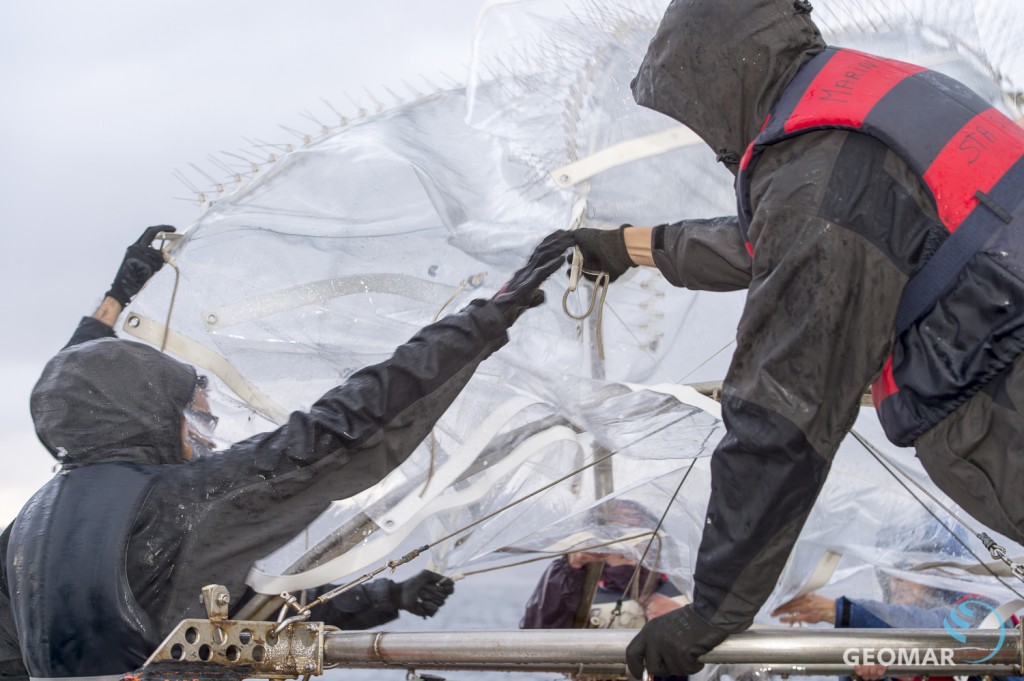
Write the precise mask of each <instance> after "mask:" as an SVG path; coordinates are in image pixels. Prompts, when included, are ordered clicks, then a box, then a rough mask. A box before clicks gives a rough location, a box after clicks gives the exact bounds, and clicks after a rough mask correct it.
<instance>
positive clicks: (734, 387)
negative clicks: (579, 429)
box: [574, 0, 1024, 676]
mask: <svg viewBox="0 0 1024 681" xmlns="http://www.w3.org/2000/svg"><path fill="white" fill-rule="evenodd" d="M810 12H811V6H810V3H808V2H807V1H806V0H795V1H794V0H731V1H730V2H721V1H720V0H673V2H672V3H671V4H670V5H669V7H668V9H667V10H666V12H665V15H664V18H663V19H662V22H661V24H660V26H659V27H658V29H657V32H656V33H655V35H654V37H653V39H652V40H651V43H650V46H649V47H648V51H647V54H646V56H645V58H644V61H643V63H642V65H641V66H640V69H639V72H638V74H637V77H636V78H635V79H634V81H633V83H632V90H633V95H634V98H635V99H636V101H637V103H638V104H641V105H642V106H646V107H648V108H651V109H654V110H656V111H659V112H661V113H664V114H667V115H668V116H671V117H672V118H675V119H676V120H678V121H680V122H681V123H683V124H685V125H687V126H688V127H690V128H691V129H692V130H693V131H694V132H696V133H697V134H698V135H699V136H700V137H701V138H702V139H703V140H704V141H705V142H706V143H707V144H708V146H710V147H711V149H712V150H713V151H714V152H715V153H716V154H717V156H718V159H719V161H721V162H722V163H723V164H725V166H726V167H727V168H728V169H729V170H730V171H731V172H732V173H733V174H734V175H736V176H737V209H738V210H737V212H738V215H734V216H726V217H719V218H709V219H692V220H684V221H682V222H678V223H675V224H667V225H659V226H656V227H653V228H651V227H636V226H632V225H623V226H622V227H621V228H619V229H618V230H596V229H579V230H577V231H575V232H574V237H575V240H576V245H577V246H578V247H579V248H580V250H581V253H582V256H583V268H584V269H585V270H589V271H591V272H600V271H604V272H607V273H609V275H610V276H611V278H612V279H614V278H616V277H618V276H620V275H622V274H624V273H625V272H626V271H627V270H629V268H631V267H633V266H636V265H646V266H652V267H657V268H658V269H659V270H660V272H661V273H662V274H663V275H664V276H665V278H666V279H667V280H668V281H669V282H670V283H672V284H674V285H676V286H683V287H686V288H690V289H695V290H710V291H731V290H739V289H747V298H746V304H745V306H744V310H743V315H742V318H741V320H740V323H739V327H738V329H737V334H736V350H735V353H734V356H733V360H732V364H731V366H730V368H729V371H728V374H727V376H726V377H725V381H724V389H723V397H722V414H723V418H724V421H725V425H726V428H727V433H726V435H725V437H724V438H723V439H722V441H721V442H720V443H719V445H718V447H717V449H716V451H715V453H714V456H713V457H712V460H711V461H712V463H711V469H712V478H711V484H712V490H711V496H710V500H709V504H708V510H707V517H706V523H705V525H704V530H703V538H702V541H701V545H700V550H699V553H698V557H697V561H696V567H695V572H694V594H693V603H692V605H688V606H686V607H683V608H680V609H679V610H675V611H673V612H671V613H668V614H666V615H663V616H662V617H658V618H655V619H653V620H651V621H650V622H648V623H647V624H646V625H645V626H644V628H643V629H642V630H641V631H640V633H639V634H638V635H637V636H636V638H635V639H634V640H633V641H632V642H631V644H630V645H629V647H628V650H627V661H628V663H629V667H630V670H631V672H632V673H633V674H634V675H636V676H639V675H640V674H641V672H642V671H643V670H644V668H645V667H646V669H647V670H648V671H649V672H650V673H651V674H656V675H664V674H693V673H695V672H697V671H698V670H699V669H701V667H702V666H703V665H702V663H701V662H700V659H699V658H700V656H701V655H702V654H704V653H705V652H707V651H709V650H711V649H712V648H714V647H715V646H717V645H718V644H719V643H720V642H721V641H723V640H724V639H725V638H726V637H727V636H728V635H729V634H730V633H735V632H740V631H743V630H744V629H746V628H747V627H749V626H750V624H751V622H752V621H753V619H754V616H755V615H756V614H757V612H758V611H759V610H760V608H761V606H762V605H763V604H764V602H765V601H766V599H767V597H768V596H769V594H770V593H771V591H772V589H773V588H774V587H775V585H776V583H777V581H778V577H779V574H780V572H781V570H782V568H783V566H784V564H785V562H786V560H787V558H788V556H789V554H790V552H791V550H792V548H793V545H794V543H795V541H796V539H797V536H798V535H799V533H800V530H801V528H802V527H803V525H804V522H805V521H806V519H807V516H808V514H809V513H810V511H811V508H812V506H813V505H814V503H815V500H816V499H817V497H818V494H819V491H820V490H821V487H822V485H823V483H824V481H825V478H826V476H827V474H828V471H829V467H830V464H831V461H832V458H833V456H834V454H835V452H836V450H837V448H838V446H839V443H840V441H841V440H842V439H843V438H844V437H845V436H846V434H847V433H848V432H849V430H850V428H851V427H852V425H853V423H854V420H855V419H856V417H857V414H858V407H859V404H860V400H861V397H862V395H863V394H864V390H865V388H866V387H867V386H868V385H869V384H871V383H872V382H876V384H877V381H876V379H882V380H881V387H882V388H883V390H881V391H879V392H878V393H876V396H877V397H878V398H879V399H878V402H879V414H880V416H881V417H882V423H883V426H886V433H887V435H889V437H890V439H894V441H896V442H898V444H903V445H910V444H912V445H914V447H915V448H916V450H917V454H918V456H919V457H920V459H921V462H922V464H923V465H924V467H925V469H926V470H927V471H928V473H929V475H930V476H931V477H932V479H933V480H934V481H935V482H936V484H937V485H938V486H939V487H940V488H942V489H943V490H944V491H945V492H946V493H947V494H949V495H950V496H951V497H953V498H954V500H956V501H957V502H958V503H959V504H960V505H961V506H962V507H963V508H964V509H965V510H967V511H968V512H969V513H971V514H972V515H973V516H974V517H976V518H977V519H979V520H981V521H982V522H984V523H985V524H986V525H988V526H989V527H992V528H994V529H996V530H998V531H1000V532H1002V533H1004V534H1006V535H1007V536H1009V537H1011V538H1013V539H1016V540H1017V541H1024V503H1021V495H1020V490H1021V489H1022V488H1024V414H1022V413H1021V410H1022V409H1024V359H1022V355H1021V354H1020V350H1021V347H1022V343H1024V324H1022V323H1021V321H1022V319H1024V267H1022V265H1021V263H1022V260H1024V258H1022V257H1021V256H1022V249H1021V237H1020V234H1022V233H1024V231H1022V230H1021V229H1020V227H1019V223H1020V220H1021V219H1022V210H1024V209H1022V208H1021V204H1020V199H1021V198H1022V197H1024V190H1021V187H1020V183H1019V181H1020V175H1021V173H1022V172H1024V162H1022V161H1021V160H1019V159H1020V154H1021V152H1022V147H1024V145H1022V142H1021V140H1022V131H1021V130H1020V128H1019V127H1018V126H1016V125H1015V124H1014V123H1013V122H1012V121H1010V120H1009V118H1007V117H1006V116H1004V115H1002V114H1000V113H999V112H997V111H995V110H994V109H991V108H990V107H991V106H992V105H991V104H989V103H987V102H983V101H982V100H981V98H980V97H978V96H977V95H975V94H974V93H972V92H970V90H969V89H968V88H967V87H965V86H963V85H962V84H959V83H956V82H955V81H952V79H949V78H946V77H944V76H939V75H938V74H935V73H934V72H930V71H928V70H927V69H922V68H920V67H914V66H913V65H906V64H898V63H894V62H892V61H891V60H886V59H881V58H877V57H873V56H871V55H859V53H857V54H854V53H851V52H850V51H841V50H840V51H837V50H835V49H834V48H827V46H826V45H825V43H824V41H823V40H822V37H821V34H820V32H819V31H818V29H817V27H816V26H815V24H814V22H813V21H812V20H811V17H810ZM834 54H838V56H837V57H832V56H831V55H834ZM824 58H829V59H831V58H838V59H839V60H840V62H841V61H842V60H843V59H847V61H846V63H847V64H848V66H847V67H845V68H841V69H836V70H833V71H831V72H829V71H828V69H829V68H831V67H823V68H822V70H821V71H816V70H815V69H816V68H817V66H816V65H817V64H820V63H822V59H824ZM830 63H832V62H830ZM836 63H839V62H836ZM805 66H806V67H807V68H806V69H804V67H805ZM877 73H886V74H892V75H893V78H892V81H891V82H889V83H883V84H882V85H881V86H879V87H874V88H873V89H872V90H871V91H869V92H865V91H864V88H860V87H859V85H858V84H859V83H861V82H862V81H863V80H865V79H871V78H874V74H877ZM824 74H828V76H829V78H830V79H831V80H829V81H827V82H824V83H822V84H821V85H820V87H817V89H815V88H814V86H810V87H809V86H808V83H810V82H812V79H813V78H817V77H818V76H822V77H824ZM904 77H905V78H904ZM897 81H898V82H897ZM814 82H817V81H814ZM801 97H803V98H802V99H801ZM871 97H876V98H878V97H881V99H877V101H875V100H872V99H870V98H871ZM825 100H829V101H828V102H826V101H825ZM979 102H981V103H980V104H978V103H979ZM922 103H924V104H922ZM803 104H810V105H811V106H812V107H814V106H818V107H819V108H818V113H822V112H824V113H822V115H821V117H820V118H821V120H824V121H825V125H821V126H817V127H810V128H807V129H802V128H801V127H800V126H801V125H802V124H803V122H801V121H800V120H797V119H796V118H794V113H793V112H795V111H797V110H798V109H799V107H800V106H801V105H803ZM840 104H841V105H843V106H845V107H854V108H856V109H857V111H859V112H860V113H859V114H858V113H857V112H854V115H851V116H849V117H848V119H847V120H846V121H842V120H840V121H838V122H836V120H835V119H834V118H833V119H832V120H828V115H825V114H828V113H829V109H828V106H833V105H836V106H838V105H840ZM794 105H796V108H793V107H794ZM826 105H827V106H826ZM984 107H989V109H988V110H986V111H981V110H980V109H981V108H984ZM910 111H912V113H908V112H910ZM865 112H867V113H865ZM876 113H877V114H878V116H879V118H878V119H875V118H873V117H874V115H875V114H876ZM858 115H860V116H863V117H864V118H863V123H862V124H861V126H862V127H861V128H860V129H856V130H855V129H853V128H854V127H856V125H855V124H857V123H858V120H857V116H858ZM972 117H974V118H972ZM883 120H884V121H885V125H882V124H881V123H878V125H879V129H882V128H884V129H885V131H886V136H880V135H878V134H874V132H871V133H869V132H868V131H869V129H871V128H872V126H874V125H875V124H876V121H883ZM925 121H927V124H926V123H925ZM964 121H967V123H966V124H965V123H964ZM804 122H806V121H804ZM790 125H792V127H787V126H790ZM961 126H962V127H961ZM893 130H895V131H896V133H895V134H889V133H892V131H893ZM773 131H774V132H773ZM772 134H776V136H775V137H774V138H771V135H772ZM765 136H768V137H769V138H770V141H771V143H770V144H760V143H758V142H755V140H765V139H766V137H765ZM883 139H885V140H886V141H883ZM903 142H905V144H903ZM901 146H902V147H903V148H902V149H900V151H899V153H898V152H897V149H899V148H900V147H901ZM904 152H908V153H904ZM929 154H938V156H936V158H939V159H940V160H941V162H942V163H947V162H948V165H947V166H944V167H943V172H940V173H937V174H935V175H929V176H928V177H925V174H926V173H925V172H923V170H922V168H921V165H920V164H919V163H917V160H920V158H923V157H925V156H927V155H929ZM1015 158H1016V159H1017V160H1016V161H1014V159H1015ZM993 159H994V160H995V161H998V162H1005V163H1004V166H1005V167H1003V168H996V170H994V171H992V172H990V173H982V172H977V171H975V170H973V168H974V166H972V165H971V164H972V163H974V162H975V161H977V163H978V165H984V164H986V163H989V162H990V161H991V160H993ZM942 163H940V165H941V164H942ZM997 165H998V164H997ZM1004 170H1005V171H1006V174H1005V175H1000V173H1003V172H1004ZM1000 178H1002V179H1000ZM1004 180H1013V181H1014V182H1015V183H1016V185H1015V186H1016V188H1017V190H1016V191H1014V183H1008V182H1004ZM930 182H938V183H939V184H940V185H941V183H943V182H945V183H946V184H945V185H944V186H942V189H943V191H939V192H935V191H934V188H933V187H932V186H931V185H930V184H929V183H930ZM978 182H990V183H991V186H982V187H977V189H978V191H977V192H975V189H976V186H975V185H974V184H973V183H978ZM947 190H948V191H947ZM936 194H940V195H943V201H941V202H937V201H936V199H935V196H936ZM951 196H952V197H953V199H955V200H953V199H951V198H950V197H951ZM951 207H952V208H954V209H956V210H954V211H953V213H955V214H954V215H953V216H952V217H953V218H955V219H951V217H950V209H951ZM961 209H962V211H963V213H962V215H966V214H967V212H968V211H974V212H973V213H971V214H970V215H971V217H970V218H969V219H972V220H973V219H974V218H975V217H977V218H978V220H980V221H981V223H984V224H985V225H986V229H990V230H991V233H992V234H994V235H995V236H994V237H993V238H990V239H989V240H988V241H987V242H984V243H983V244H982V245H981V247H980V248H978V249H977V250H972V249H971V248H967V249H962V250H961V251H960V255H964V256H966V259H965V261H966V265H963V266H962V269H958V268H959V267H961V265H957V266H956V267H948V268H947V269H946V271H945V273H944V274H946V275H950V276H951V277H952V279H951V282H952V283H949V284H948V285H944V286H945V287H944V288H943V287H938V289H937V290H938V291H939V292H940V293H939V294H938V297H937V298H932V299H931V302H928V301H927V300H925V303H926V304H924V305H921V306H920V307H919V308H918V310H917V311H916V312H917V313H918V316H911V317H910V318H909V321H910V322H911V323H910V324H909V325H905V324H903V322H900V318H901V316H902V315H901V314H899V313H900V312H901V306H902V302H901V301H902V300H903V294H904V290H905V289H906V288H907V284H908V281H911V280H913V281H921V279H918V278H917V277H918V275H919V274H921V273H922V272H924V271H925V266H926V265H927V264H928V263H929V262H931V261H932V260H933V257H935V258H937V254H942V253H945V254H949V253H950V252H953V251H950V250H949V249H944V248H943V246H944V245H945V244H946V243H947V241H951V240H953V239H954V237H955V233H954V229H955V228H956V224H955V223H956V220H958V219H959V218H960V217H962V215H961V214H956V211H959V210H961ZM966 223H967V220H965V221H964V224H966ZM1014 225H1017V226H1016V227H1014ZM962 229H963V227H961V228H960V229H956V233H968V232H961V230H962ZM956 238H957V239H959V237H956ZM972 248H977V244H975V246H973V247H972ZM936 261H939V260H936ZM915 298H916V296H910V297H909V298H908V300H914V299H915ZM898 322H899V323H898ZM906 380H910V381H911V382H913V384H914V387H913V389H910V388H908V384H907V383H905V382H903V383H901V381H906ZM893 405H896V406H897V407H899V408H898V409H896V410H895V411H891V410H890V411H888V412H887V411H886V410H887V409H888V408H889V407H892V406H893ZM894 415H895V417H896V418H895V419H890V418H889V417H892V416H894ZM894 434H895V435H896V437H895V438H894Z"/></svg>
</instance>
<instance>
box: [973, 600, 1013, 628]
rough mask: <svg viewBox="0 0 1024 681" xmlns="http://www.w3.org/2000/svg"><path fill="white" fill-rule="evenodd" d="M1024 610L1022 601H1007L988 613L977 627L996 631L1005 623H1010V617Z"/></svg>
mask: <svg viewBox="0 0 1024 681" xmlns="http://www.w3.org/2000/svg"><path fill="white" fill-rule="evenodd" d="M1021 608H1024V600H1021V599H1019V598H1015V599H1014V600H1012V601H1007V602H1005V603H1003V604H1002V605H1000V606H999V607H998V608H996V609H995V610H993V611H992V612H990V613H989V614H988V615H987V616H986V617H985V619H983V620H982V621H981V624H979V625H978V628H979V629H998V628H999V627H1001V626H1004V625H1005V624H1006V622H1009V621H1010V616H1011V615H1012V614H1013V613H1015V612H1017V611H1018V610H1020V609H1021Z"/></svg>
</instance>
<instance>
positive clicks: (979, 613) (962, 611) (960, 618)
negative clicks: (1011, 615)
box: [942, 598, 1006, 664]
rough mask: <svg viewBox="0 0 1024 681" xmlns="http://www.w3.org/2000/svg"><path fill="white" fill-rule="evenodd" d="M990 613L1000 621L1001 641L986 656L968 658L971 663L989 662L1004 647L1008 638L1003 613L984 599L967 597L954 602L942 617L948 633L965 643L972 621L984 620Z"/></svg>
mask: <svg viewBox="0 0 1024 681" xmlns="http://www.w3.org/2000/svg"><path fill="white" fill-rule="evenodd" d="M990 613H993V614H995V616H996V619H997V620H998V622H999V643H998V644H997V645H996V647H995V648H993V649H992V652H991V653H989V654H988V655H986V656H985V657H982V658H981V659H978V660H968V663H970V664H981V663H982V662H988V661H989V660H991V659H992V658H993V657H995V654H996V653H998V652H999V651H1000V650H1001V649H1002V647H1003V642H1004V641H1005V640H1006V628H1005V622H1003V617H1002V615H1000V614H999V612H998V611H997V610H996V609H995V608H994V607H992V606H991V605H989V604H988V603H985V602H984V601H979V600H978V599H976V598H966V599H964V600H961V601H958V602H957V603H955V604H953V607H952V608H950V609H949V614H948V615H946V616H945V617H944V618H942V626H943V628H944V629H945V630H946V633H947V634H949V635H950V636H951V637H952V638H953V639H954V640H956V641H958V642H959V643H965V642H966V641H967V634H966V631H967V630H968V629H971V628H973V627H972V623H974V622H979V621H981V620H983V619H984V618H985V617H987V616H988V615H989V614H990Z"/></svg>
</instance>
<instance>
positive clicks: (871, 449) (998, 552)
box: [850, 430, 1024, 598]
mask: <svg viewBox="0 0 1024 681" xmlns="http://www.w3.org/2000/svg"><path fill="white" fill-rule="evenodd" d="M850 434H851V435H853V437H854V438H856V440H857V442H859V443H860V444H861V445H862V446H863V447H864V448H865V449H867V450H868V453H870V454H871V456H873V457H875V460H876V461H878V463H879V465H881V466H882V468H884V469H885V471H886V472H887V473H889V475H891V476H892V477H893V479H894V480H896V482H898V483H899V484H900V485H901V486H902V487H903V489H905V490H906V491H907V493H908V494H909V495H910V496H911V498H913V499H914V501H916V502H918V503H919V504H921V507H922V508H924V510H925V511H927V512H928V514H929V515H930V516H931V517H932V518H933V519H934V520H935V522H937V523H938V524H939V525H941V526H942V528H943V529H944V530H946V532H948V533H949V534H950V536H952V537H953V538H954V539H956V541H957V543H959V544H960V546H962V547H963V548H964V550H965V551H967V552H968V553H969V554H971V556H972V557H973V558H974V559H975V560H976V561H978V564H979V565H981V566H982V567H983V568H985V570H986V571H987V572H988V573H989V574H990V575H992V576H993V577H995V578H996V580H997V581H998V582H999V583H1000V584H1002V585H1003V586H1005V587H1006V588H1007V589H1009V590H1010V591H1011V592H1012V593H1014V594H1015V595H1016V596H1018V597H1020V598H1024V594H1021V592H1020V591H1017V589H1015V588H1013V586H1011V585H1010V584H1008V583H1006V581H1004V580H1003V578H1002V577H1001V576H1000V575H997V574H996V573H995V571H993V570H992V569H991V568H990V567H989V566H988V565H987V564H986V563H985V562H984V561H983V560H982V559H981V557H980V556H978V554H976V553H975V552H974V551H973V550H972V549H971V547H970V546H968V545H967V544H966V543H965V542H964V540H963V539H961V538H960V537H959V536H958V535H957V534H956V532H954V531H953V530H952V529H950V527H949V526H948V525H946V523H944V522H943V521H942V519H941V518H939V516H938V515H937V514H936V513H935V512H934V511H933V510H932V509H931V508H929V507H928V504H926V503H924V501H922V500H921V499H920V498H918V496H917V495H916V494H914V492H913V491H912V490H911V489H910V487H909V486H907V484H906V483H905V482H904V481H903V480H901V479H900V477H899V476H898V475H896V472H895V471H899V472H900V474H901V475H902V476H903V477H904V478H906V479H907V480H909V481H910V482H912V483H913V484H914V486H915V487H917V488H918V489H919V490H921V491H922V492H924V493H925V494H926V495H928V497H929V498H930V499H931V500H932V501H933V502H934V503H935V504H936V505H937V506H938V507H939V508H941V509H942V510H943V511H945V512H946V513H947V514H948V515H949V516H950V517H951V518H953V520H955V521H956V522H958V523H960V525H961V526H962V527H963V528H964V529H965V530H967V531H968V532H970V533H971V534H973V535H974V536H975V537H977V538H978V539H979V540H980V541H981V543H982V544H984V545H985V548H986V549H988V551H989V553H990V554H991V555H992V557H993V558H994V559H996V560H1001V561H1002V562H1004V563H1006V564H1007V565H1009V566H1010V569H1011V570H1012V571H1013V573H1014V575H1015V576H1016V577H1017V578H1018V579H1020V580H1021V581H1024V567H1022V566H1020V565H1018V564H1016V563H1014V562H1013V561H1012V560H1010V559H1009V558H1007V556H1006V549H1004V548H1003V547H1002V546H1000V545H999V544H997V543H996V542H995V541H994V540H993V539H992V538H991V537H989V536H988V535H987V534H986V533H984V532H978V531H977V530H975V529H974V528H973V527H972V526H970V525H969V524H967V523H966V522H964V520H963V518H961V517H960V516H958V515H957V514H956V513H954V512H953V510H952V509H950V508H949V507H947V506H946V505H945V504H943V503H942V502H941V501H939V500H938V499H937V498H935V495H934V494H932V493H931V492H930V491H928V490H927V489H926V488H925V487H924V486H923V485H921V483H919V482H918V481H917V480H915V479H914V478H913V477H911V475H910V474H909V473H907V472H906V471H905V470H903V469H902V468H901V467H900V466H899V465H898V464H896V463H895V462H894V461H892V460H891V459H889V457H887V456H886V455H885V454H883V453H882V452H881V451H880V450H879V449H878V448H877V447H875V446H874V445H873V444H871V443H870V442H869V441H868V440H867V439H865V438H864V437H863V436H862V435H861V434H860V433H858V432H857V431H856V430H851V431H850Z"/></svg>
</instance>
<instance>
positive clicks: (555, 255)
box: [491, 230, 573, 326]
mask: <svg viewBox="0 0 1024 681" xmlns="http://www.w3.org/2000/svg"><path fill="white" fill-rule="evenodd" d="M572 244H573V237H572V233H571V232H567V231H565V230H559V231H557V232H552V233H551V234H549V235H547V236H546V237H544V240H543V241H541V242H540V244H538V245H537V248H535V249H534V251H533V254H532V255H531V256H530V259H529V260H527V261H526V264H525V265H524V266H523V267H522V268H520V269H519V271H518V272H516V273H515V274H514V275H512V278H511V279H509V280H508V281H507V282H505V285H504V286H502V287H501V289H500V290H499V291H498V292H497V293H495V294H494V297H493V298H491V302H492V303H494V304H495V305H497V306H498V307H499V308H500V309H501V311H502V313H503V314H504V315H505V319H507V320H508V323H509V325H510V326H511V325H512V324H513V323H514V322H515V321H516V319H518V318H519V315H521V314H522V313H523V312H524V311H525V310H528V309H529V308H531V307H537V306H538V305H540V304H541V303H543V302H544V292H543V291H541V290H540V285H541V284H543V283H544V280H546V279H547V278H548V277H549V276H551V273H552V272H554V271H555V270H557V269H558V268H559V267H560V266H561V265H562V256H564V255H565V252H566V251H567V250H569V248H571V247H572Z"/></svg>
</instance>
